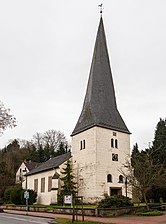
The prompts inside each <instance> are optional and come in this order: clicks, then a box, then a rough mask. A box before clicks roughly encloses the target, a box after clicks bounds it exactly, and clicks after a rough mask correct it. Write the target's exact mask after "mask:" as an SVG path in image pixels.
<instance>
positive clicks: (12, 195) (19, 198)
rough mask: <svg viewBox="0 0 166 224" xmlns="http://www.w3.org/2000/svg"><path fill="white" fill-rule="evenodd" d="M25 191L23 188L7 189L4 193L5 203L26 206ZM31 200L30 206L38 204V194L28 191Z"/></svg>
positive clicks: (29, 200)
mask: <svg viewBox="0 0 166 224" xmlns="http://www.w3.org/2000/svg"><path fill="white" fill-rule="evenodd" d="M24 192H25V190H24V189H22V188H16V187H13V188H7V189H6V190H5V192H4V201H5V202H6V203H14V204H16V205H25V204H26V200H25V198H24ZM28 192H29V199H28V204H29V205H31V204H33V203H35V202H36V197H37V193H36V192H34V191H33V190H28Z"/></svg>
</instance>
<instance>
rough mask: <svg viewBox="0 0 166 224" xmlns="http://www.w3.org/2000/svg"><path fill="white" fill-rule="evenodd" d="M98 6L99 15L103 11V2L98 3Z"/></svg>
mask: <svg viewBox="0 0 166 224" xmlns="http://www.w3.org/2000/svg"><path fill="white" fill-rule="evenodd" d="M98 7H99V10H100V15H101V16H102V13H103V3H101V4H100V5H98Z"/></svg>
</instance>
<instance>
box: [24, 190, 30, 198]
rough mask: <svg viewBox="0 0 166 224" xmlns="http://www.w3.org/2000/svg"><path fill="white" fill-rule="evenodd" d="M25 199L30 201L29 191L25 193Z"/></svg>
mask: <svg viewBox="0 0 166 224" xmlns="http://www.w3.org/2000/svg"><path fill="white" fill-rule="evenodd" d="M24 198H25V199H29V192H28V191H25V192H24Z"/></svg>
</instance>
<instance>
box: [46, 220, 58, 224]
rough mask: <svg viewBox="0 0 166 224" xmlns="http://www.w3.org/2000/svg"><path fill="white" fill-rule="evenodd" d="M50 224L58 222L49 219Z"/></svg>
mask: <svg viewBox="0 0 166 224" xmlns="http://www.w3.org/2000/svg"><path fill="white" fill-rule="evenodd" d="M48 223H49V224H57V222H56V221H55V220H51V221H48Z"/></svg>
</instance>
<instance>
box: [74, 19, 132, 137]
mask: <svg viewBox="0 0 166 224" xmlns="http://www.w3.org/2000/svg"><path fill="white" fill-rule="evenodd" d="M94 126H99V127H103V128H107V129H112V130H115V131H120V132H124V133H130V132H129V130H128V128H127V127H126V125H125V123H124V121H123V119H122V117H121V115H120V113H119V112H118V109H117V105H116V98H115V91H114V84H113V79H112V72H111V67H110V62H109V55H108V50H107V43H106V37H105V31H104V25H103V19H102V16H101V18H100V23H99V27H98V31H97V37H96V43H95V47H94V53H93V58H92V64H91V69H90V74H89V80H88V86H87V90H86V95H85V99H84V104H83V108H82V112H81V115H80V117H79V119H78V122H77V124H76V126H75V129H74V131H73V133H72V136H73V135H75V134H78V133H80V132H82V131H85V130H87V129H89V128H91V127H94Z"/></svg>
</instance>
